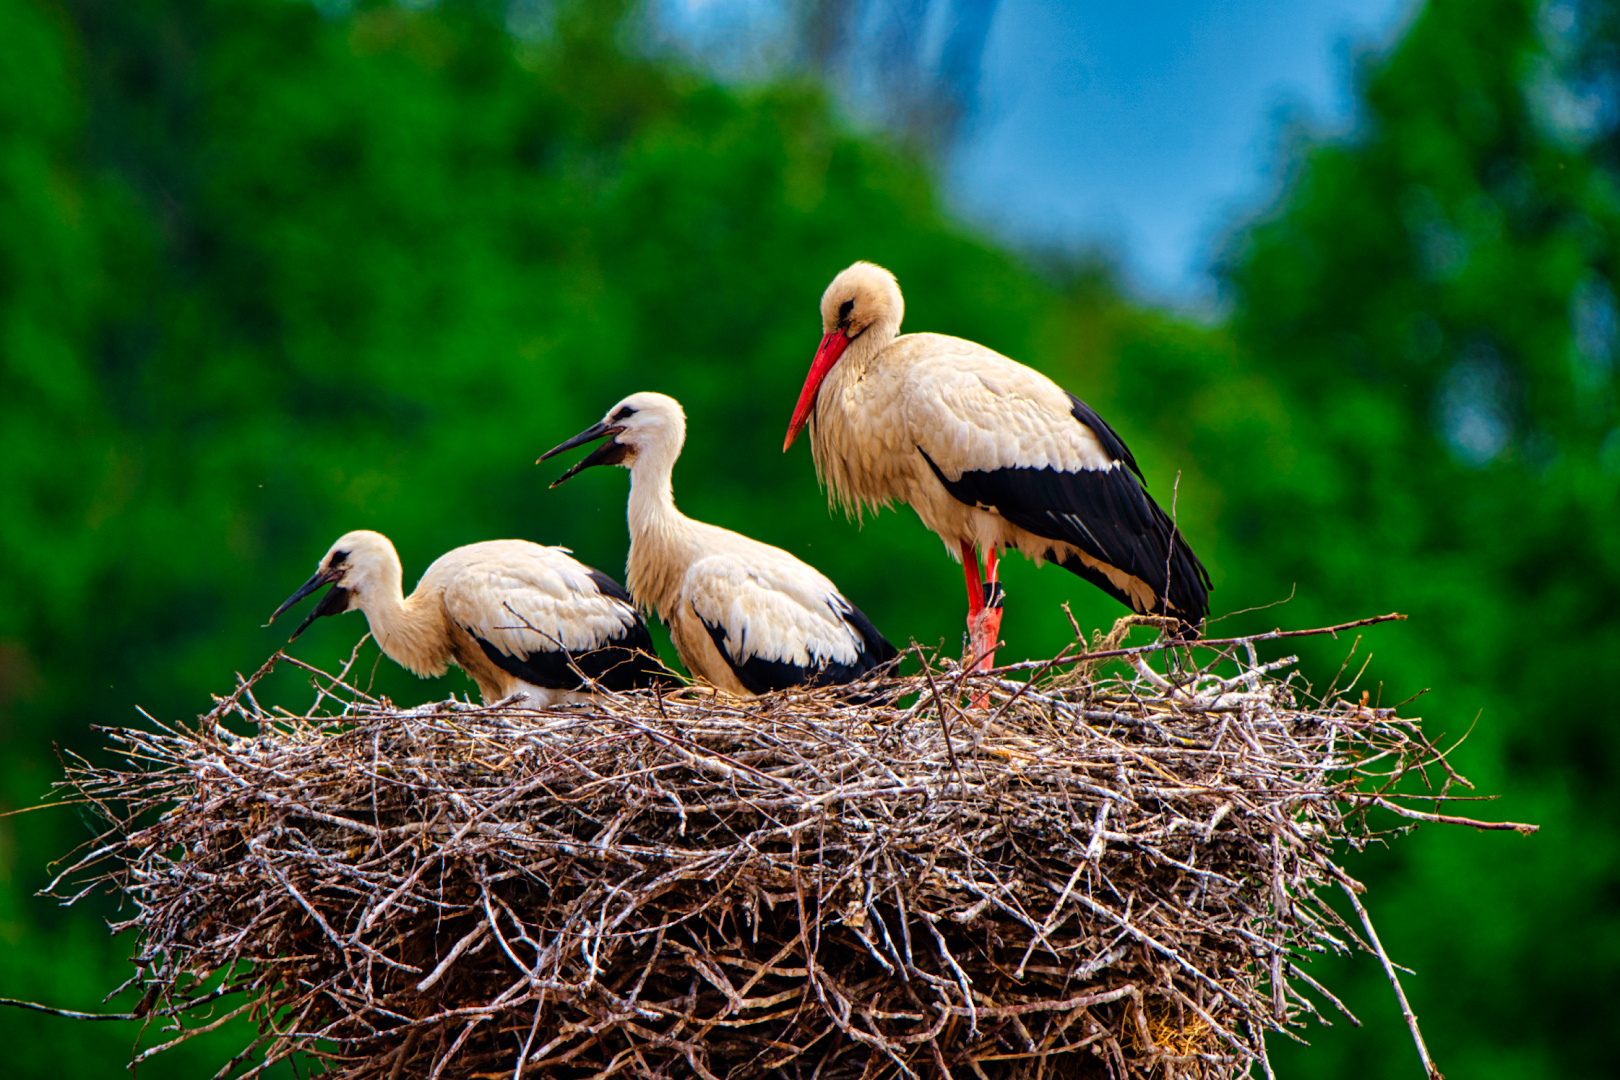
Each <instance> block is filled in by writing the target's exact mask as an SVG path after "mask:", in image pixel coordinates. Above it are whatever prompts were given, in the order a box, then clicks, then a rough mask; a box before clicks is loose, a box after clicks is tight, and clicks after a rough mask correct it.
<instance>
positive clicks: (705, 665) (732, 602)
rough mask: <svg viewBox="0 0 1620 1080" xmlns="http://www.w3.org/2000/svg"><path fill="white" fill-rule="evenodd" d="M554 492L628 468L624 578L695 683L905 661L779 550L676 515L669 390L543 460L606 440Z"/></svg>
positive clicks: (795, 678) (802, 678)
mask: <svg viewBox="0 0 1620 1080" xmlns="http://www.w3.org/2000/svg"><path fill="white" fill-rule="evenodd" d="M603 438H605V439H607V442H605V443H603V444H602V445H601V446H599V447H597V448H596V449H595V450H593V451H592V452H591V453H590V454H589V455H588V456H586V457H585V458H583V459H582V460H581V461H579V463H578V464H576V465H574V466H573V467H572V468H571V469H569V470H568V471H567V472H565V473H563V474H562V476H560V477H558V478H557V480H556V482H555V483H553V484H552V485H551V486H552V487H556V486H557V484H560V483H562V482H563V481H564V480H567V479H568V478H569V477H571V476H573V475H574V474H575V473H577V472H579V471H580V470H581V469H585V468H588V467H590V466H592V465H623V466H625V467H626V468H628V469H629V470H630V503H629V510H628V514H627V516H628V519H629V524H630V558H629V561H628V563H627V564H626V566H625V580H626V581H627V582H628V583H629V585H630V593H631V595H632V596H634V597H635V598H636V602H637V603H639V604H640V605H641V606H642V608H643V609H644V610H652V611H656V612H658V615H659V617H660V618H661V619H663V620H664V623H665V624H666V625H667V626H668V627H669V628H670V637H671V638H672V639H673V640H674V642H675V649H676V651H677V652H679V653H680V656H681V661H682V662H683V663H685V664H686V667H687V670H689V671H690V672H691V673H692V674H693V675H694V676H695V677H697V678H699V679H702V680H703V681H705V682H708V683H709V684H711V685H713V686H716V687H718V688H720V689H722V690H726V691H729V692H730V693H733V694H763V693H765V692H767V691H770V690H780V689H784V688H786V687H790V686H798V685H800V684H810V685H828V684H836V683H847V682H850V681H852V680H854V679H857V678H859V677H861V676H862V675H865V674H866V673H867V672H869V671H871V670H873V669H874V668H876V667H877V666H879V665H880V664H883V663H885V662H887V661H888V660H891V659H893V658H894V656H895V655H896V653H895V648H894V646H893V645H890V644H889V643H888V642H887V641H886V640H884V638H883V635H882V634H879V633H878V631H877V628H876V627H874V626H873V625H872V623H871V620H869V619H868V618H867V617H866V616H865V615H863V614H861V611H860V609H859V608H857V607H856V606H855V605H854V604H851V603H850V602H849V601H848V600H846V599H844V597H843V596H842V594H840V593H839V591H838V589H837V588H836V587H835V586H834V585H833V583H832V582H831V581H828V580H827V579H826V578H825V577H824V576H822V575H821V574H820V573H817V572H816V570H815V569H813V568H812V567H809V566H806V565H805V564H804V563H802V562H800V561H799V560H798V559H795V558H794V557H793V556H792V555H789V554H788V553H787V552H785V551H783V550H782V549H781V548H775V547H771V546H770V545H769V544H762V543H760V542H759V541H758V540H751V539H749V538H748V537H746V536H742V535H739V534H738V533H734V532H732V531H731V530H729V529H722V528H720V527H718V526H715V525H707V524H704V523H703V522H701V521H693V520H692V519H691V518H689V517H687V516H686V515H685V514H683V513H681V512H680V511H679V510H677V509H676V508H675V496H674V493H673V489H672V488H671V485H670V474H671V472H672V471H673V470H674V468H675V460H676V459H677V458H678V457H680V454H681V446H682V444H683V443H685V441H686V414H685V413H683V412H682V411H681V406H680V403H679V402H677V401H676V400H675V399H674V398H672V397H667V396H665V395H664V394H651V393H642V394H631V395H630V396H629V397H627V398H625V399H624V400H623V401H621V402H619V403H618V404H617V405H615V406H613V408H611V409H609V410H608V413H607V416H606V417H605V418H604V419H603V420H602V422H601V423H599V424H593V425H592V426H591V427H589V428H586V429H585V430H584V431H582V432H580V433H579V434H578V435H576V436H574V437H573V438H572V439H569V440H568V441H567V442H565V443H562V444H561V445H559V446H556V447H554V448H552V449H550V450H547V451H546V452H545V453H544V454H542V455H541V456H540V460H541V461H544V460H546V459H547V458H549V457H552V456H553V455H556V454H560V453H562V452H563V451H564V450H569V449H572V448H573V447H576V446H580V445H582V444H584V443H588V442H594V441H595V440H597V439H603Z"/></svg>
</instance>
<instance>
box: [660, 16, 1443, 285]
mask: <svg viewBox="0 0 1620 1080" xmlns="http://www.w3.org/2000/svg"><path fill="white" fill-rule="evenodd" d="M964 2H965V0H867V3H865V4H863V5H860V6H861V7H863V8H865V9H867V11H866V15H867V17H866V19H865V20H864V22H865V23H866V24H867V25H871V24H872V23H873V22H874V21H875V20H877V21H880V20H881V18H882V17H883V16H884V15H885V13H886V12H887V13H888V14H891V15H892V13H893V12H894V11H899V10H908V11H913V12H915V11H918V10H926V12H927V14H926V16H925V17H924V19H923V20H922V21H923V22H924V23H925V24H926V25H927V26H929V27H930V28H931V29H933V30H938V28H939V26H940V24H941V23H942V21H943V22H948V21H949V20H950V19H952V18H953V17H954V16H953V12H954V11H955V10H958V6H959V5H961V4H963V3H964ZM979 2H982V0H979ZM655 7H656V10H657V11H658V12H659V14H660V18H661V21H662V22H663V26H664V29H665V30H666V32H668V33H670V34H671V35H672V36H673V37H675V38H677V39H684V41H685V42H686V43H687V44H689V45H692V46H694V47H695V49H696V51H697V52H699V53H700V54H701V55H703V56H706V57H707V58H709V60H710V61H711V62H713V63H715V64H716V65H717V66H718V67H719V68H721V69H722V70H725V71H728V72H729V73H731V74H732V75H734V76H740V77H745V78H746V77H750V76H756V75H759V74H763V73H764V71H765V70H766V69H768V68H769V66H770V65H771V64H772V63H773V62H779V61H780V59H781V57H782V56H783V55H785V54H784V53H783V51H782V46H781V45H780V35H781V34H782V31H783V29H784V28H785V27H786V26H787V25H788V20H787V15H786V12H787V10H788V8H786V7H785V6H784V3H783V0H662V2H659V3H657V4H656V5H655ZM1414 7H1415V0H1072V2H1068V3H1054V2H1042V0H1000V2H999V4H998V5H997V7H996V9H995V15H994V18H993V20H992V22H991V24H990V29H989V34H988V37H987V39H986V41H985V46H984V52H983V57H982V69H981V71H982V74H981V79H980V82H979V85H978V87H977V90H976V93H975V94H974V105H975V111H974V114H973V115H972V117H971V119H970V120H969V122H968V124H967V125H966V127H965V128H964V129H963V131H962V133H961V135H960V138H959V139H958V141H957V142H956V144H955V145H954V146H953V147H952V148H951V150H950V152H949V153H948V155H947V157H946V180H947V182H948V185H949V189H950V192H951V197H952V200H953V202H954V203H955V205H956V208H957V209H958V211H959V212H960V213H961V214H962V215H963V216H964V217H966V218H968V219H969V220H972V221H975V222H977V223H980V224H982V225H984V226H986V227H988V228H990V229H991V230H993V231H994V232H996V233H998V234H1000V235H1002V236H1003V237H1005V238H1007V239H1009V240H1011V241H1013V242H1015V243H1018V244H1021V245H1025V246H1028V247H1031V248H1039V249H1051V248H1068V249H1074V248H1079V247H1085V246H1101V247H1103V248H1105V249H1106V250H1107V251H1108V252H1109V253H1110V254H1111V255H1112V256H1113V257H1114V258H1115V259H1117V260H1118V261H1119V263H1120V265H1121V266H1122V268H1123V269H1124V271H1125V273H1126V275H1127V278H1128V280H1129V281H1131V282H1132V283H1133V284H1134V286H1135V287H1136V288H1137V289H1138V290H1139V291H1141V292H1142V293H1144V294H1146V295H1147V296H1149V297H1152V298H1154V299H1157V300H1161V301H1167V302H1171V303H1176V304H1179V305H1182V306H1185V307H1188V308H1190V309H1197V308H1203V307H1207V306H1208V305H1209V304H1211V303H1212V301H1213V300H1214V295H1215V293H1214V282H1213V279H1212V278H1211V276H1210V274H1209V272H1208V269H1209V266H1210V264H1211V261H1212V259H1213V257H1214V256H1215V255H1216V254H1217V253H1218V251H1219V247H1220V242H1221V239H1222V237H1223V236H1224V235H1226V233H1227V232H1228V231H1229V230H1230V229H1231V227H1232V226H1233V225H1234V224H1236V223H1238V222H1240V221H1242V220H1243V218H1244V217H1245V216H1247V215H1249V214H1252V213H1253V212H1254V211H1256V210H1257V209H1259V208H1261V207H1263V206H1264V205H1265V204H1266V203H1267V202H1268V201H1269V198H1270V197H1271V196H1272V195H1273V194H1274V193H1275V190H1276V180H1275V173H1276V166H1277V163H1278V150H1277V135H1278V132H1279V130H1280V128H1281V124H1282V121H1283V119H1284V118H1285V117H1286V118H1289V119H1292V120H1299V121H1303V122H1304V123H1306V124H1307V125H1308V127H1309V128H1310V129H1312V130H1314V131H1317V132H1319V133H1322V134H1326V135H1333V134H1340V133H1344V132H1347V131H1349V130H1350V129H1351V127H1352V126H1353V124H1354V121H1355V114H1354V95H1353V88H1352V69H1353V65H1354V57H1355V56H1356V54H1357V53H1358V52H1359V51H1362V50H1365V49H1368V48H1374V49H1376V48H1381V47H1383V46H1385V45H1387V44H1388V43H1389V42H1390V41H1391V40H1393V39H1394V38H1395V37H1396V36H1398V34H1399V32H1400V29H1401V28H1402V27H1403V26H1404V25H1405V24H1406V21H1407V20H1408V19H1409V18H1410V17H1411V14H1412V11H1413V10H1414ZM773 36H774V37H776V38H777V39H778V41H777V44H776V45H774V46H773V44H772V43H771V40H770V39H771V38H772V37H773ZM856 108H857V111H858V109H859V105H858V103H857V104H856Z"/></svg>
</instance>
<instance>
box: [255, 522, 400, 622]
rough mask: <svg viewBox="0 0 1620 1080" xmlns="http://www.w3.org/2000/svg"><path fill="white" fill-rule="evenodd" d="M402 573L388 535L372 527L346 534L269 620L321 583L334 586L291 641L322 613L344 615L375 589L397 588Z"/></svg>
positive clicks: (359, 604)
mask: <svg viewBox="0 0 1620 1080" xmlns="http://www.w3.org/2000/svg"><path fill="white" fill-rule="evenodd" d="M399 576H400V566H399V554H398V553H397V552H396V551H395V550H394V545H393V544H392V543H391V542H389V539H388V537H386V536H384V535H382V534H381V533H374V532H372V531H371V530H369V529H357V530H355V531H354V532H351V533H344V534H343V535H342V536H341V537H339V538H338V542H337V543H335V544H333V545H332V546H331V547H330V548H328V549H327V551H326V554H325V555H323V556H322V557H321V562H320V565H319V566H318V567H316V569H315V574H314V576H312V577H311V578H310V579H309V580H308V581H306V582H304V583H303V584H302V585H300V586H299V587H298V591H297V592H295V593H293V594H292V595H291V596H289V597H287V600H286V602H285V603H283V604H282V605H281V606H280V607H278V608H276V611H275V615H271V616H270V621H271V622H275V621H276V615H280V614H281V613H282V612H284V611H286V610H287V609H288V608H290V607H292V606H293V605H294V604H296V603H298V601H300V600H302V599H303V598H304V597H306V596H308V595H309V594H310V593H312V592H314V591H315V590H317V589H319V588H320V587H321V586H322V585H331V586H332V588H331V589H330V590H329V591H328V592H327V594H326V595H325V596H323V597H321V599H320V603H318V604H316V605H315V608H314V610H312V611H311V612H310V613H309V614H308V615H307V616H305V618H304V621H303V622H301V623H299V624H298V629H296V630H294V631H293V632H292V637H290V638H288V639H287V640H288V641H292V640H294V639H296V638H297V637H298V635H299V634H302V633H303V632H304V630H305V628H306V627H308V626H309V624H310V623H312V622H314V621H315V620H316V619H318V618H320V617H321V616H322V615H341V614H343V613H344V612H345V611H353V610H354V609H355V608H357V607H360V606H362V605H363V604H364V603H365V600H366V597H368V596H370V595H371V594H372V593H374V592H378V591H381V590H385V589H392V590H394V591H398V589H399Z"/></svg>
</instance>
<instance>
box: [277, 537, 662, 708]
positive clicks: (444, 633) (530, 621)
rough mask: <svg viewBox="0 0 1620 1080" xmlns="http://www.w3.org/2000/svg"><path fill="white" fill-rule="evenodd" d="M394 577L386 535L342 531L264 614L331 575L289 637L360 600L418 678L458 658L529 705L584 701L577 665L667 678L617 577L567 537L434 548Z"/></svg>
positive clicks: (383, 639)
mask: <svg viewBox="0 0 1620 1080" xmlns="http://www.w3.org/2000/svg"><path fill="white" fill-rule="evenodd" d="M401 581H402V570H401V567H400V563H399V554H398V553H397V552H396V551H395V550H394V545H393V544H392V543H390V542H389V540H388V537H386V536H383V535H382V534H381V533H375V532H371V531H369V530H366V529H361V530H358V531H356V532H351V533H345V534H344V535H343V536H342V537H340V538H339V539H338V542H337V543H335V544H333V545H332V547H331V548H330V549H329V550H328V551H327V553H326V554H325V556H323V557H322V558H321V562H320V566H319V567H318V568H317V569H316V571H315V574H314V576H313V577H311V578H310V579H309V580H308V581H306V582H304V583H303V584H302V585H300V586H299V587H298V591H297V592H295V593H293V594H292V595H291V596H289V597H288V598H287V602H286V603H284V604H282V605H281V606H280V607H278V608H277V609H276V612H275V615H271V616H270V619H271V621H272V622H273V621H275V618H276V615H280V614H281V613H282V612H284V611H286V610H287V609H288V608H290V607H292V606H293V605H294V604H296V603H298V601H300V600H302V599H303V598H304V597H306V596H308V595H309V594H310V593H312V592H314V591H315V590H316V589H319V588H320V587H321V586H323V585H331V586H332V588H331V590H330V591H329V592H327V594H326V595H325V596H323V597H321V599H320V602H319V603H317V604H316V605H315V609H314V610H313V611H311V612H310V613H309V615H308V616H307V617H306V618H305V619H304V621H303V622H301V623H299V624H298V629H296V630H294V631H293V633H292V638H289V639H288V640H289V641H290V640H292V639H293V638H297V637H298V635H299V634H302V633H303V632H304V628H305V627H307V626H309V624H310V623H312V622H314V621H315V620H316V619H317V618H318V617H319V616H322V615H341V614H343V613H344V612H345V611H354V610H355V609H357V608H358V609H359V610H360V611H363V612H365V615H366V622H368V623H369V624H370V625H371V633H372V636H373V637H375V638H376V639H377V644H378V646H380V647H381V649H382V651H383V652H384V653H385V654H387V656H388V657H389V659H391V660H393V661H394V662H395V663H397V664H399V665H400V666H401V667H404V668H406V669H407V670H409V671H411V672H414V673H415V674H417V675H420V676H422V677H423V678H428V677H430V676H439V675H443V674H444V672H445V669H446V668H447V667H448V666H449V665H450V664H452V663H454V664H456V665H458V666H459V667H460V668H461V669H462V670H463V671H465V672H466V673H467V674H468V675H470V676H472V679H473V681H474V682H476V683H477V684H478V690H479V692H480V693H481V694H482V695H483V697H484V703H485V704H493V703H494V702H497V701H501V700H503V699H505V698H508V697H510V696H512V695H513V694H517V693H521V694H523V695H524V697H525V698H526V699H527V700H528V702H529V703H530V704H531V705H533V706H534V707H545V706H549V705H556V704H559V703H562V702H573V701H585V700H588V699H589V697H590V691H589V685H588V683H587V682H586V681H585V680H584V679H582V678H581V675H582V674H583V675H585V676H589V678H590V679H591V680H594V681H595V683H596V684H597V685H598V686H600V687H601V688H603V689H605V690H631V689H635V688H637V687H645V686H654V685H661V684H664V683H666V682H668V681H670V676H669V675H668V673H666V672H665V671H664V668H663V666H662V665H661V664H660V663H659V662H658V656H657V653H656V652H654V650H653V643H652V638H651V636H649V634H648V633H647V624H646V623H645V622H644V621H642V618H641V615H640V613H638V612H637V611H636V609H635V605H634V604H632V603H631V602H630V594H629V593H627V592H625V590H624V586H623V585H620V584H619V583H618V582H617V581H614V580H613V579H612V578H610V577H608V576H607V575H606V574H604V573H602V572H601V571H600V570H593V569H591V568H590V567H589V566H586V565H585V564H584V563H581V562H579V561H578V560H576V559H575V558H573V557H572V556H571V555H570V554H569V553H568V549H567V548H560V547H542V546H541V545H539V544H531V543H529V542H528V541H526V540H488V541H485V542H483V543H480V544H468V545H467V546H466V547H458V548H456V549H455V550H453V551H450V552H447V553H445V554H444V555H441V556H439V558H437V559H435V560H434V562H433V565H431V566H429V567H428V568H427V573H425V574H423V575H422V580H421V581H420V582H418V583H417V586H416V589H415V591H414V592H412V593H411V595H410V596H405V595H404V590H403V588H402V586H401Z"/></svg>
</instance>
